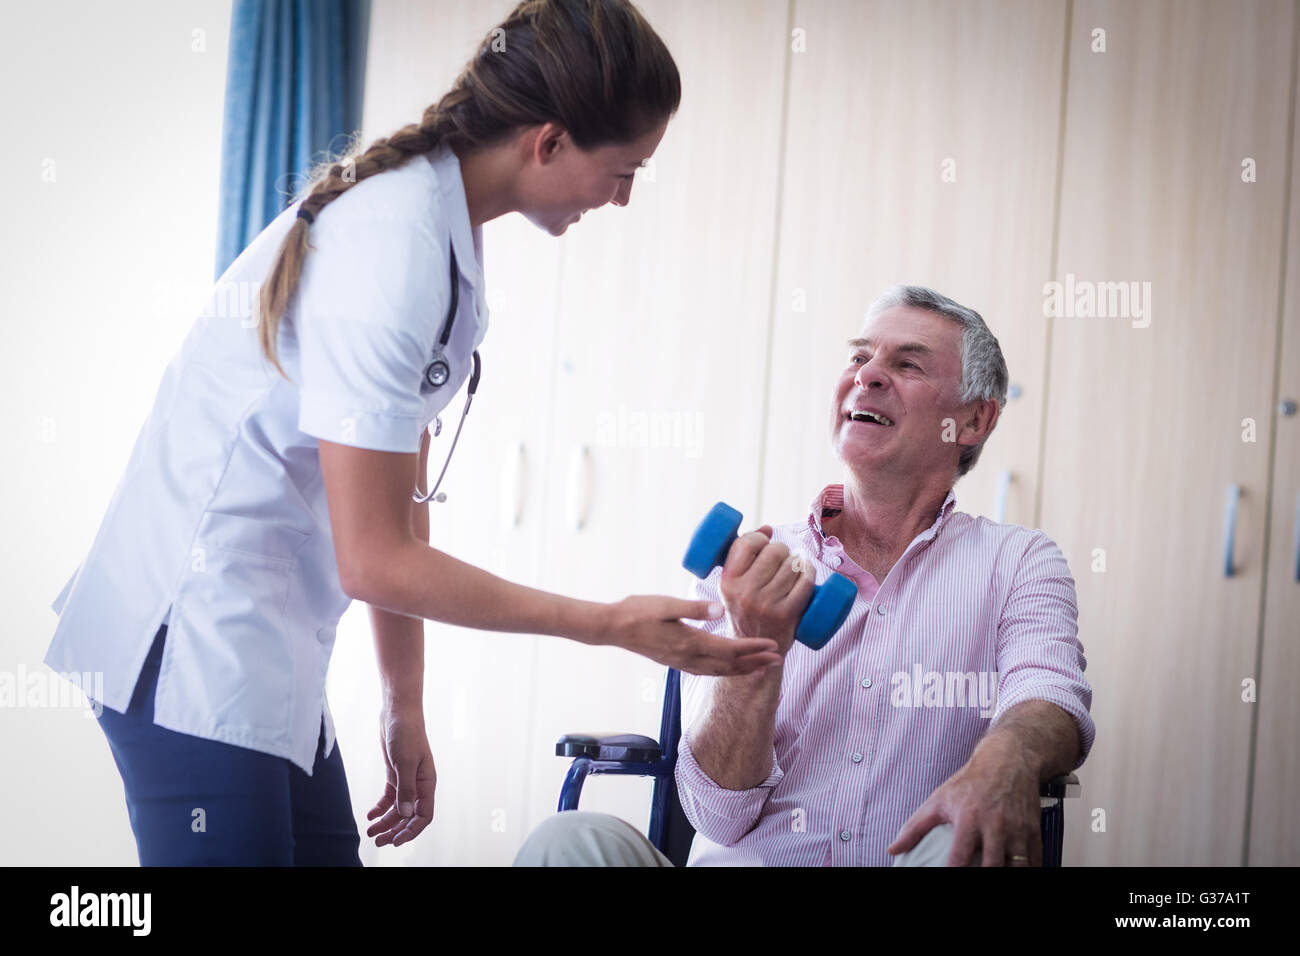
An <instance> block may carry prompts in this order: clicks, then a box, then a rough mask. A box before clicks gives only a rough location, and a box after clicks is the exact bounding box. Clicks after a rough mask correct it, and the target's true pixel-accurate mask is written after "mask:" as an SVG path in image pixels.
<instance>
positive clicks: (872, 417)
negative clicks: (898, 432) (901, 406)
mask: <svg viewBox="0 0 1300 956" xmlns="http://www.w3.org/2000/svg"><path fill="white" fill-rule="evenodd" d="M848 417H849V420H850V421H855V422H864V423H866V424H868V425H877V426H882V427H884V428H893V427H894V423H893V421H892V420H890V419H888V418H886V417H885V416H884V415H878V414H876V413H875V412H849V415H848Z"/></svg>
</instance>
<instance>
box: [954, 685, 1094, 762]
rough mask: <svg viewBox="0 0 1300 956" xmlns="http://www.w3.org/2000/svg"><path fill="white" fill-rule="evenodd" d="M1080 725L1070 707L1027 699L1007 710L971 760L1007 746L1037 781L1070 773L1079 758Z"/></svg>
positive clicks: (977, 748) (1004, 748)
mask: <svg viewBox="0 0 1300 956" xmlns="http://www.w3.org/2000/svg"><path fill="white" fill-rule="evenodd" d="M1079 747H1080V740H1079V728H1078V725H1077V724H1076V723H1075V720H1074V717H1072V716H1071V715H1070V714H1069V713H1068V712H1067V711H1065V710H1063V709H1062V708H1060V707H1058V706H1057V705H1056V704H1053V703H1051V702H1050V701H1046V700H1026V701H1021V702H1020V703H1019V704H1016V705H1015V706H1014V707H1012V708H1011V709H1010V710H1008V711H1007V712H1006V714H1005V715H1004V716H1003V718H1002V719H1001V720H999V721H998V724H997V726H996V727H994V728H993V729H992V730H990V731H989V732H988V734H986V735H985V737H984V739H983V740H981V741H980V743H979V746H977V747H976V748H975V752H974V753H973V754H972V755H971V760H972V761H973V760H976V759H977V758H980V756H981V752H983V753H985V754H989V753H993V752H996V751H999V750H1001V751H1003V752H1005V750H1006V749H1010V750H1011V751H1013V752H1015V753H1017V754H1019V755H1021V756H1022V757H1023V758H1024V760H1025V761H1026V762H1027V763H1028V764H1029V766H1030V767H1031V769H1032V770H1033V771H1034V772H1035V773H1036V774H1037V775H1038V782H1039V783H1042V782H1044V781H1046V780H1050V779H1051V778H1052V777H1055V776H1058V775H1059V774H1063V773H1069V772H1070V771H1071V770H1073V769H1074V766H1075V764H1076V763H1078V761H1079Z"/></svg>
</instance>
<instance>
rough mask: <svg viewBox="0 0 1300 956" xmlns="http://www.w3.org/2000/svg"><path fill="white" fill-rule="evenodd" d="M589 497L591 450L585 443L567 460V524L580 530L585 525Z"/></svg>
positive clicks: (575, 529)
mask: <svg viewBox="0 0 1300 956" xmlns="http://www.w3.org/2000/svg"><path fill="white" fill-rule="evenodd" d="M590 497H591V452H590V450H589V449H588V448H587V446H586V445H579V446H578V447H577V448H575V449H574V450H573V458H572V459H570V461H569V526H570V527H572V528H573V530H574V531H581V530H582V529H583V528H585V527H586V526H587V508H588V505H589V499H590Z"/></svg>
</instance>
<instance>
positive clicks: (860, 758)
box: [853, 754, 862, 763]
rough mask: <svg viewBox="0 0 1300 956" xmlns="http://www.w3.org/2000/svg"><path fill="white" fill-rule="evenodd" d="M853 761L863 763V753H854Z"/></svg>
mask: <svg viewBox="0 0 1300 956" xmlns="http://www.w3.org/2000/svg"><path fill="white" fill-rule="evenodd" d="M853 762H854V763H862V754H854V755H853Z"/></svg>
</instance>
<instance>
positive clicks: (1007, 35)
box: [761, 0, 1065, 524]
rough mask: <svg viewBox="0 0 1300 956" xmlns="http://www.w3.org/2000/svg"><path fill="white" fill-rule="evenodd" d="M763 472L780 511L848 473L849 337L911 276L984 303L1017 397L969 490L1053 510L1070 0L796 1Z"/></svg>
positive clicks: (991, 507)
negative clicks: (1052, 296)
mask: <svg viewBox="0 0 1300 956" xmlns="http://www.w3.org/2000/svg"><path fill="white" fill-rule="evenodd" d="M793 24H794V29H795V30H796V31H800V33H798V34H797V36H796V39H797V40H799V41H801V44H802V49H801V51H800V52H794V53H792V56H791V59H790V91H789V107H788V129H787V132H786V136H785V152H784V168H783V171H782V178H781V226H780V239H779V241H780V255H779V257H778V259H777V262H776V266H775V273H776V287H775V295H774V305H773V312H772V318H771V322H772V354H771V360H770V383H769V385H768V401H767V407H768V414H767V422H766V441H765V449H764V457H763V469H762V475H761V480H762V483H763V484H762V502H763V515H764V518H765V520H767V521H790V520H797V519H798V518H800V517H802V516H803V515H804V514H805V513H806V509H807V506H808V502H809V501H810V500H811V499H812V497H813V495H814V494H816V493H817V491H819V490H820V489H821V488H822V487H823V486H824V485H825V484H828V483H830V482H833V481H838V480H840V475H841V473H842V466H841V465H840V464H839V463H838V462H837V461H836V459H835V458H834V456H833V455H832V453H831V448H830V433H829V418H830V403H831V401H832V390H833V388H834V385H835V382H836V379H837V377H838V375H839V372H840V370H841V369H842V368H843V365H844V361H845V355H846V352H845V348H844V342H845V340H846V339H848V338H850V337H852V336H855V335H857V334H859V331H860V330H861V328H862V324H863V318H864V315H865V313H866V311H867V307H868V306H869V305H870V304H871V302H872V300H873V299H874V298H875V297H876V296H877V295H878V294H880V293H881V292H883V291H884V290H885V288H886V287H888V286H890V285H893V284H895V283H898V282H903V283H911V284H917V285H925V286H930V287H932V288H935V289H937V290H938V291H940V292H942V293H944V294H945V295H948V296H950V297H952V298H954V299H956V300H957V301H959V302H961V303H962V304H964V305H967V306H969V307H971V308H973V309H975V310H976V311H978V312H979V313H980V314H981V315H982V316H983V317H984V319H985V321H986V322H987V323H988V325H989V327H990V328H991V329H992V330H993V333H994V334H995V335H996V336H997V337H998V340H999V342H1000V344H1001V346H1002V351H1003V354H1004V356H1005V358H1006V361H1007V365H1008V367H1009V369H1010V372H1011V381H1012V383H1013V384H1014V385H1016V386H1017V390H1016V391H1018V394H1019V396H1020V397H1018V398H1014V399H1011V400H1010V401H1009V402H1008V404H1007V407H1006V408H1005V409H1004V410H1003V413H1002V418H1001V420H1000V421H999V422H998V425H997V427H996V429H995V430H994V433H993V435H992V436H991V437H990V438H989V440H988V443H987V444H986V446H985V448H984V451H983V453H982V456H981V459H980V462H979V464H978V466H977V467H976V468H975V469H974V470H973V471H971V472H970V474H968V475H967V476H965V477H963V478H962V479H961V480H960V482H959V483H958V484H957V486H956V493H957V506H958V507H959V508H961V509H962V510H963V511H968V512H971V513H973V514H987V515H994V514H996V513H997V512H998V507H997V503H998V494H997V489H998V483H999V477H1000V475H1001V474H1002V473H1003V472H1006V473H1008V474H1009V476H1010V483H1009V484H1008V485H1007V498H1006V506H1005V515H1006V520H1008V521H1012V522H1015V523H1018V524H1032V523H1033V518H1034V514H1033V508H1034V499H1035V494H1036V483H1037V471H1038V455H1039V442H1040V432H1041V428H1042V422H1041V414H1042V409H1043V388H1044V354H1045V353H1044V349H1045V343H1046V325H1045V323H1044V321H1043V318H1042V309H1041V305H1042V296H1041V291H1040V290H1041V286H1042V283H1043V276H1044V275H1045V274H1046V272H1047V270H1048V269H1049V267H1050V264H1051V251H1052V227H1053V222H1052V209H1053V196H1054V192H1055V187H1056V174H1057V165H1058V149H1059V145H1058V141H1059V136H1060V125H1061V84H1062V81H1063V74H1062V57H1063V52H1064V51H1063V46H1064V34H1065V3H1064V2H1047V3H1044V2H1041V0H1002V2H996V3H981V4H968V3H943V2H922V3H898V2H866V3H862V2H809V0H799V2H796V3H795V5H794V17H793Z"/></svg>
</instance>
